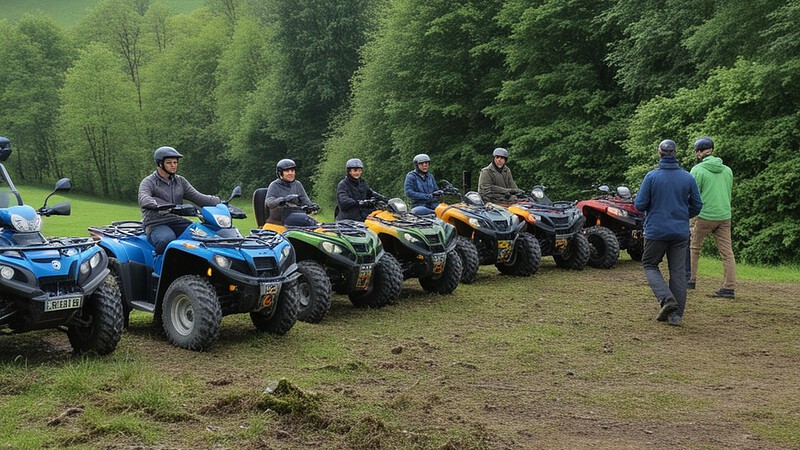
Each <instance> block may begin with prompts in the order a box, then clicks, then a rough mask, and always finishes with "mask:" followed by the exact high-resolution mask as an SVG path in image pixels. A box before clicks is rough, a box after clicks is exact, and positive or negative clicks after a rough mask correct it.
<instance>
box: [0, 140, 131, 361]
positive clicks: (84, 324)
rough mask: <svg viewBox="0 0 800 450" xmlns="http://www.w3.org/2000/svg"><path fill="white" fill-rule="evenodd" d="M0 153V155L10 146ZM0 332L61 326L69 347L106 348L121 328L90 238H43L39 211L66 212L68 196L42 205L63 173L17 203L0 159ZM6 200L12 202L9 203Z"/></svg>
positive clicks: (112, 287) (64, 183)
mask: <svg viewBox="0 0 800 450" xmlns="http://www.w3.org/2000/svg"><path fill="white" fill-rule="evenodd" d="M5 150H6V151H3V152H0V161H5V160H6V159H7V158H8V154H9V153H10V148H7V149H5ZM0 176H1V177H2V180H0V182H4V183H5V185H6V186H5V187H6V188H7V190H4V191H0V202H1V203H2V204H1V207H0V227H2V229H1V230H0V332H4V333H24V332H28V331H33V330H45V329H53V328H58V329H62V330H63V329H65V330H66V332H67V337H68V338H69V342H70V344H71V345H72V348H73V349H74V351H75V353H95V354H98V355H106V354H109V353H111V352H113V351H114V349H115V348H116V347H117V343H118V342H119V339H120V337H121V335H122V300H121V298H120V293H119V289H118V288H117V284H116V283H115V282H114V279H113V277H109V269H108V267H107V266H108V258H107V257H106V255H105V253H104V252H103V251H102V250H101V249H100V248H99V247H98V246H97V245H96V243H95V242H94V241H93V240H92V239H90V238H78V237H72V238H45V237H44V236H43V235H42V233H41V232H40V231H39V230H40V229H41V226H42V218H41V216H48V217H49V216H68V215H69V214H70V204H69V202H63V203H58V204H55V205H53V206H50V207H48V206H47V200H48V199H49V198H50V196H52V195H53V194H55V193H56V192H59V191H68V190H69V189H70V187H71V183H70V180H69V179H67V178H62V179H61V180H59V181H58V182H57V183H56V186H55V190H54V191H53V192H51V193H50V195H48V196H47V198H46V199H45V200H44V206H42V207H41V208H39V209H38V210H34V209H33V208H32V207H30V206H28V205H25V204H24V203H23V202H22V197H21V196H20V194H19V192H18V191H17V188H16V187H14V183H13V182H12V181H11V177H9V175H8V172H7V171H6V168H5V166H3V164H2V163H0ZM12 200H15V201H16V205H10V203H12Z"/></svg>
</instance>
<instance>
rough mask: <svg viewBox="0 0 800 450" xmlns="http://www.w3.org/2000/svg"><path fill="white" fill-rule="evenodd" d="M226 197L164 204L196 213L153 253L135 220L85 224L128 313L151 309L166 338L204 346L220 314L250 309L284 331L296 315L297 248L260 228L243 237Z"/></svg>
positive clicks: (237, 213)
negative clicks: (108, 262)
mask: <svg viewBox="0 0 800 450" xmlns="http://www.w3.org/2000/svg"><path fill="white" fill-rule="evenodd" d="M240 195H241V189H240V188H239V187H238V186H237V188H236V189H234V190H233V194H232V195H231V198H230V199H228V201H225V202H223V203H221V204H219V205H216V206H205V207H203V208H202V210H201V211H198V210H197V207H195V206H194V205H188V204H185V205H177V206H176V205H161V206H160V207H159V209H163V210H170V211H172V212H173V213H175V214H178V215H182V216H195V217H198V218H199V219H200V221H199V222H193V223H192V224H191V225H189V227H188V228H186V230H185V231H184V232H183V233H181V235H180V236H178V238H177V239H175V240H174V241H172V242H170V243H169V245H167V248H166V250H164V253H163V254H161V255H157V254H156V252H155V249H154V247H153V245H152V244H151V243H150V241H149V239H148V238H147V236H146V235H145V230H144V227H143V226H142V223H141V222H138V221H122V222H114V223H112V224H111V225H107V226H102V227H90V228H89V232H90V233H91V234H92V235H93V236H94V237H95V238H96V239H98V240H99V245H100V246H101V247H102V248H103V249H104V250H105V252H106V253H108V255H109V256H110V257H111V266H112V272H113V273H114V275H115V276H116V277H117V279H118V282H119V285H120V289H121V290H122V299H123V305H124V307H125V320H126V323H127V319H128V315H129V314H130V311H131V310H132V309H136V310H140V311H146V312H149V313H152V314H153V321H154V322H155V323H156V324H160V325H161V326H163V328H164V331H165V332H166V334H167V338H168V339H169V341H170V342H171V343H172V344H173V345H175V346H177V347H180V348H185V349H189V350H204V349H206V348H208V347H209V346H210V345H211V344H212V343H213V342H214V341H215V340H216V339H217V336H218V335H219V330H220V324H221V322H222V317H223V316H226V315H229V314H237V313H250V319H251V320H252V321H253V325H254V326H255V327H256V329H258V330H259V331H266V332H269V333H273V334H279V335H282V334H286V333H287V332H289V330H290V329H291V328H292V326H294V324H295V321H296V320H297V309H298V293H297V282H296V280H297V278H298V277H299V276H300V274H299V272H297V264H296V263H295V255H294V250H293V249H292V246H291V244H289V242H287V241H286V240H285V239H284V238H283V236H281V235H280V234H277V233H274V232H270V231H261V232H259V233H257V234H251V235H250V236H247V237H243V236H242V235H241V234H240V233H239V230H237V229H236V228H235V227H233V226H232V224H231V218H236V219H243V218H245V217H246V216H245V214H244V212H242V210H241V209H239V208H236V207H234V206H231V205H228V202H229V201H230V200H231V199H233V198H234V197H238V196H240Z"/></svg>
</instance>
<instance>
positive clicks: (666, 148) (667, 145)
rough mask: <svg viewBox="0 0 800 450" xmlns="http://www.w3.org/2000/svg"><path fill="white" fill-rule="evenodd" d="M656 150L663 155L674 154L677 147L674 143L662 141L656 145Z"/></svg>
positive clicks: (667, 140) (666, 140)
mask: <svg viewBox="0 0 800 450" xmlns="http://www.w3.org/2000/svg"><path fill="white" fill-rule="evenodd" d="M658 149H659V150H660V151H661V152H663V153H675V152H676V151H677V150H678V146H677V145H675V141H673V140H670V139H664V140H663V141H661V143H660V144H658Z"/></svg>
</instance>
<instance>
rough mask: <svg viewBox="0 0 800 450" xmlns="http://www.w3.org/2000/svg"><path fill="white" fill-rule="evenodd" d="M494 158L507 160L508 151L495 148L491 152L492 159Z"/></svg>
mask: <svg viewBox="0 0 800 450" xmlns="http://www.w3.org/2000/svg"><path fill="white" fill-rule="evenodd" d="M495 156H502V157H503V158H505V159H506V160H508V150H506V149H504V148H502V147H497V148H496V149H494V151H493V152H492V158H494V157H495Z"/></svg>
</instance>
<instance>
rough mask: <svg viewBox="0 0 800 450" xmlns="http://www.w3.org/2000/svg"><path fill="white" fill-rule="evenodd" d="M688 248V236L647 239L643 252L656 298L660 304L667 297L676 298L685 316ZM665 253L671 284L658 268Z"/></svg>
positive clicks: (680, 311)
mask: <svg viewBox="0 0 800 450" xmlns="http://www.w3.org/2000/svg"><path fill="white" fill-rule="evenodd" d="M688 249H689V239H688V238H687V239H675V240H669V241H658V240H650V239H645V240H644V253H643V254H642V267H644V274H645V276H646V277H647V282H648V283H650V289H652V290H653V294H654V295H655V296H656V300H658V302H659V304H660V303H662V302H663V301H664V299H666V298H667V297H673V298H675V300H677V302H678V311H677V312H678V315H679V316H683V310H684V309H685V308H686V252H687V250H688ZM665 255H666V257H667V267H668V270H669V284H667V281H666V280H665V279H664V275H662V274H661V270H659V268H658V265H659V264H660V263H661V261H662V260H663V259H664V256H665Z"/></svg>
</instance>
